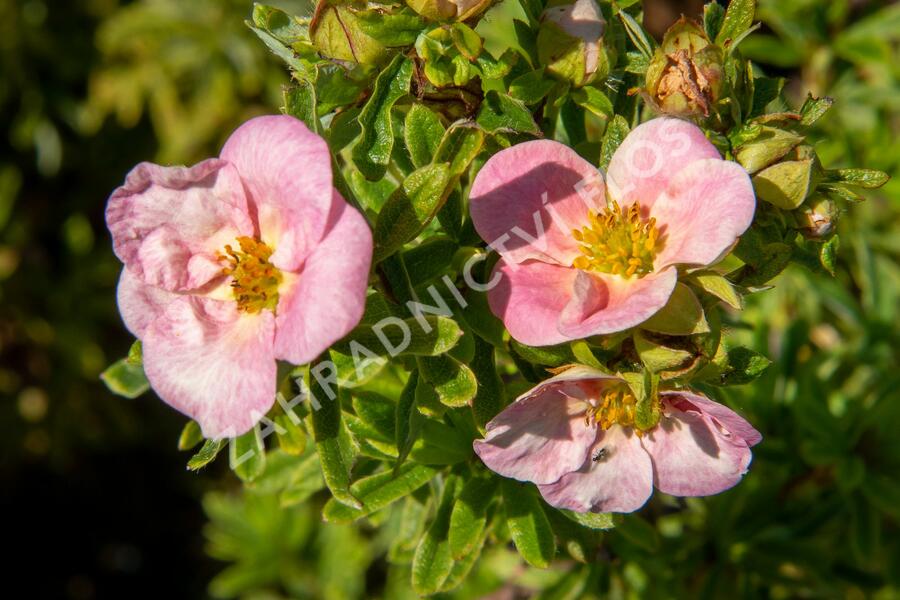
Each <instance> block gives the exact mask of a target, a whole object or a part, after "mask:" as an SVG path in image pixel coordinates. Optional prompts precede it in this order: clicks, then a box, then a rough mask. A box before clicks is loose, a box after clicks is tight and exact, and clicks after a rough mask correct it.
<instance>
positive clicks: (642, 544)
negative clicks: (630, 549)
mask: <svg viewBox="0 0 900 600" xmlns="http://www.w3.org/2000/svg"><path fill="white" fill-rule="evenodd" d="M616 532H617V533H618V534H620V535H621V536H622V537H623V538H625V539H626V540H628V541H629V542H631V543H632V544H634V545H635V546H637V547H638V548H641V549H643V550H646V551H647V552H656V551H657V550H659V546H660V540H659V533H658V532H657V531H656V528H655V527H654V526H653V525H652V524H650V523H649V522H648V521H646V520H645V519H642V518H641V517H639V516H637V515H635V514H630V515H625V516H624V518H622V520H621V521H620V522H619V524H618V526H617V527H616Z"/></svg>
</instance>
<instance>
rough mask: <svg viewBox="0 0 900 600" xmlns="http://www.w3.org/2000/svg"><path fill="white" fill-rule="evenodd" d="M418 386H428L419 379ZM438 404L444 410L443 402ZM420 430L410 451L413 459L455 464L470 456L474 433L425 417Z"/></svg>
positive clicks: (428, 462)
mask: <svg viewBox="0 0 900 600" xmlns="http://www.w3.org/2000/svg"><path fill="white" fill-rule="evenodd" d="M419 387H420V389H422V388H428V384H427V383H426V384H422V383H421V381H420V386H419ZM428 389H430V388H428ZM417 402H418V400H417ZM420 405H421V404H420ZM440 406H441V407H443V408H444V409H445V410H446V407H445V406H444V405H443V404H441V405H440ZM448 414H449V413H448ZM420 431H421V435H420V437H419V439H418V440H416V443H415V444H413V448H412V450H411V451H410V457H412V459H413V460H414V461H416V462H418V463H421V464H425V465H455V464H456V463H460V462H463V461H466V460H469V459H470V458H472V438H473V437H475V435H474V434H472V433H467V432H466V431H463V430H462V429H459V428H457V427H450V426H449V425H446V424H444V422H443V421H437V420H435V419H426V418H423V419H422V421H421V430H420Z"/></svg>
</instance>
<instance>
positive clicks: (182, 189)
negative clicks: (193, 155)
mask: <svg viewBox="0 0 900 600" xmlns="http://www.w3.org/2000/svg"><path fill="white" fill-rule="evenodd" d="M106 223H107V226H108V227H109V231H110V233H111V234H112V238H113V249H114V250H115V253H116V256H118V257H119V259H120V260H121V261H122V262H123V263H125V265H126V266H127V267H128V268H129V269H130V270H131V271H132V273H134V274H135V275H137V276H138V277H140V278H141V280H142V281H144V282H145V283H148V284H150V285H155V286H157V287H161V288H165V289H167V290H170V291H183V290H190V289H196V288H199V287H201V286H203V285H205V284H206V283H208V282H209V281H210V280H211V279H213V278H214V277H216V276H218V275H220V274H221V272H222V265H221V263H220V262H219V260H218V253H219V252H220V251H221V250H222V248H223V247H224V246H225V244H226V243H230V242H232V241H233V240H234V238H236V237H238V236H240V235H250V236H252V235H254V226H253V221H252V220H251V219H250V216H249V213H248V208H247V200H246V197H245V195H244V189H243V184H242V183H241V180H240V177H239V176H238V174H237V171H236V170H235V169H234V167H232V166H231V165H229V164H228V163H226V162H225V161H222V160H218V159H210V160H205V161H203V162H201V163H199V164H197V165H195V166H193V167H161V166H159V165H154V164H152V163H140V164H139V165H137V166H136V167H135V168H134V169H132V170H131V172H130V173H129V174H128V175H127V176H126V178H125V184H124V185H123V186H122V187H120V188H118V189H116V190H115V191H114V192H113V193H112V195H111V196H110V198H109V202H108V203H107V206H106Z"/></svg>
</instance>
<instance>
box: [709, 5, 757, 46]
mask: <svg viewBox="0 0 900 600" xmlns="http://www.w3.org/2000/svg"><path fill="white" fill-rule="evenodd" d="M755 12H756V0H731V1H730V2H729V3H728V10H727V11H725V18H724V19H723V20H722V27H721V29H720V30H719V33H718V34H717V35H716V38H715V39H716V44H717V45H719V46H721V47H723V48H730V47H733V46H734V42H735V41H736V40H738V39H739V38H740V37H741V36H742V35H743V34H744V32H746V31H747V30H748V29H750V27H751V26H752V25H753V15H754V13H755Z"/></svg>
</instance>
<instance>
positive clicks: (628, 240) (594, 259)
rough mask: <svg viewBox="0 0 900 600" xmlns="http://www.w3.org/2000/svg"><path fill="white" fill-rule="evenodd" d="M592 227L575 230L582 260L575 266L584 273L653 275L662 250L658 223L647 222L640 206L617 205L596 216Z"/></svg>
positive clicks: (629, 275)
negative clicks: (622, 206) (655, 262)
mask: <svg viewBox="0 0 900 600" xmlns="http://www.w3.org/2000/svg"><path fill="white" fill-rule="evenodd" d="M589 221H590V222H589V224H588V225H587V226H585V227H582V228H581V229H574V230H572V236H573V237H574V238H575V239H576V240H577V241H578V242H579V243H580V244H581V253H582V256H579V257H577V258H576V259H575V260H574V261H572V266H573V267H575V268H578V269H582V270H584V271H597V272H600V273H611V274H613V275H621V276H623V277H631V276H632V275H635V276H637V277H639V278H640V277H643V276H644V275H646V274H647V273H650V272H651V271H653V259H654V258H655V257H656V253H657V251H658V250H659V249H660V247H661V246H662V243H661V240H660V238H659V230H658V229H657V228H656V219H654V218H651V219H649V220H645V219H644V218H643V217H641V208H640V206H638V204H637V202H635V203H634V204H632V205H631V206H629V207H628V208H627V209H625V208H619V204H618V203H617V202H615V201H614V202H613V203H612V206H611V207H608V208H606V209H604V210H603V211H602V212H600V213H597V214H591V215H590V217H589Z"/></svg>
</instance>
